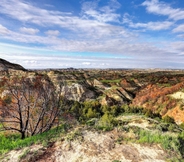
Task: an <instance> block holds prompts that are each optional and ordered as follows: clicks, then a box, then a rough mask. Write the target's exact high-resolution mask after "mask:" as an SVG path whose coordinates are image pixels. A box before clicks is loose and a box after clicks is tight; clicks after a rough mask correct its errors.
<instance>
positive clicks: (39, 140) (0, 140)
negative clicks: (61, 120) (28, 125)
mask: <svg viewBox="0 0 184 162" xmlns="http://www.w3.org/2000/svg"><path fill="white" fill-rule="evenodd" d="M62 131H64V126H63V125H62V126H60V127H57V128H53V129H51V130H50V131H48V132H45V133H42V134H38V135H35V136H31V137H28V138H25V139H24V140H22V139H20V135H19V134H15V133H14V134H5V133H1V134H0V155H2V154H5V153H7V152H8V151H11V150H14V149H21V148H23V147H28V146H31V145H33V144H42V145H43V146H46V145H47V144H48V143H49V142H50V140H51V139H53V138H57V137H58V136H59V135H60V133H61V132H62Z"/></svg>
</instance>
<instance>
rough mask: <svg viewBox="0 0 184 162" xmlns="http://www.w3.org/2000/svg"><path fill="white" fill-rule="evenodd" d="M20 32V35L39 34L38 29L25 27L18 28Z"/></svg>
mask: <svg viewBox="0 0 184 162" xmlns="http://www.w3.org/2000/svg"><path fill="white" fill-rule="evenodd" d="M20 31H21V32H22V33H26V34H32V35H34V34H37V33H38V32H39V30H38V29H33V28H26V27H22V28H20Z"/></svg>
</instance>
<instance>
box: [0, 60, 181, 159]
mask: <svg viewBox="0 0 184 162" xmlns="http://www.w3.org/2000/svg"><path fill="white" fill-rule="evenodd" d="M14 76H18V77H19V78H20V77H24V78H31V79H32V80H33V79H34V78H36V77H38V76H39V77H41V78H42V77H43V78H44V77H46V78H47V80H49V83H51V84H52V85H53V86H54V87H55V88H56V91H57V90H58V89H60V95H61V96H62V102H63V104H62V107H61V113H60V115H59V116H58V117H57V123H56V124H53V126H52V128H51V129H50V130H49V131H47V132H44V133H40V134H37V135H34V136H28V137H26V138H25V139H22V140H21V139H20V137H19V135H17V133H16V132H14V131H2V132H1V134H0V136H1V139H0V143H1V144H0V145H1V146H0V161H2V162H6V161H13V162H16V161H17V162H18V161H22V162H23V161H24V162H27V161H30V162H35V161H38V162H47V161H48V162H51V161H52V162H56V161H57V162H99V161H101V162H164V161H170V162H172V161H173V162H175V161H183V159H184V71H182V70H161V69H147V70H143V69H74V68H68V69H46V70H26V69H24V68H23V67H22V66H20V65H16V64H12V63H10V62H7V61H5V60H3V59H0V81H2V80H3V79H5V78H10V79H11V78H13V77H14ZM5 92H6V89H4V88H3V87H1V89H0V93H1V94H0V99H1V102H0V110H1V111H2V110H3V106H4V105H3V99H4V98H3V97H4V96H5ZM6 95H7V93H6ZM0 115H1V114H0ZM0 118H2V115H1V116H0ZM2 130H3V127H2ZM2 146H3V147H2Z"/></svg>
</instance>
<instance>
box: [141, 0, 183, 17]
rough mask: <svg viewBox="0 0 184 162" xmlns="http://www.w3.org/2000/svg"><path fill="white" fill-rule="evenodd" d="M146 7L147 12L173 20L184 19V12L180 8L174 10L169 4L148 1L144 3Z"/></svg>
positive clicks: (156, 0) (157, 0)
mask: <svg viewBox="0 0 184 162" xmlns="http://www.w3.org/2000/svg"><path fill="white" fill-rule="evenodd" d="M142 6H145V7H146V10H147V12H149V13H153V14H158V15H164V16H168V17H169V18H170V19H173V20H182V19H184V10H183V9H180V8H176V9H175V8H172V7H171V6H170V5H169V4H167V3H164V2H159V0H146V1H144V2H143V3H142Z"/></svg>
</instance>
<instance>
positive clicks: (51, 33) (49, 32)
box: [45, 30, 60, 36]
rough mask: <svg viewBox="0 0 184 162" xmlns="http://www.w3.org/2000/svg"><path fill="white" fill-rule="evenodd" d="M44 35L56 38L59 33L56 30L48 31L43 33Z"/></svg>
mask: <svg viewBox="0 0 184 162" xmlns="http://www.w3.org/2000/svg"><path fill="white" fill-rule="evenodd" d="M45 34H47V35H49V36H58V35H59V34H60V32H59V31H58V30H48V31H46V32H45Z"/></svg>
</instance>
